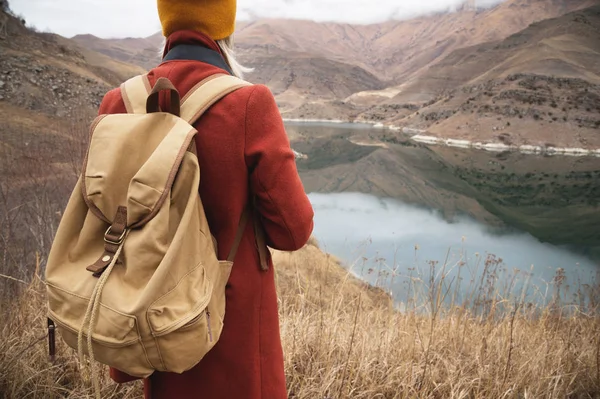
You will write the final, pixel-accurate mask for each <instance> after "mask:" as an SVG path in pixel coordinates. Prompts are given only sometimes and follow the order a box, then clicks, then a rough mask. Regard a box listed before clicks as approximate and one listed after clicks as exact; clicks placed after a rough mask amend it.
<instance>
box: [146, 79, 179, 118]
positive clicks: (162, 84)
mask: <svg viewBox="0 0 600 399" xmlns="http://www.w3.org/2000/svg"><path fill="white" fill-rule="evenodd" d="M163 90H169V91H170V97H171V103H170V107H169V109H168V110H166V111H167V112H169V113H171V114H173V115H175V116H180V115H181V102H180V96H179V92H178V91H177V89H176V88H175V86H173V83H171V81H170V80H169V79H167V78H158V80H157V81H156V84H155V85H154V87H153V88H152V91H151V92H150V95H149V96H148V99H147V100H146V112H147V113H152V112H160V107H159V105H158V102H159V97H158V94H159V93H160V92H161V91H163Z"/></svg>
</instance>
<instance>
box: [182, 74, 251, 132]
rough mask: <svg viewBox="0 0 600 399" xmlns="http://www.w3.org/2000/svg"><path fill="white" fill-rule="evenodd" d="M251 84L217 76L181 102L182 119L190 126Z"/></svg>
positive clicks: (205, 80)
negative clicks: (228, 96) (225, 98)
mask: <svg viewBox="0 0 600 399" xmlns="http://www.w3.org/2000/svg"><path fill="white" fill-rule="evenodd" d="M246 86H251V84H250V83H248V82H246V81H244V80H242V79H239V78H236V77H234V76H230V75H225V74H216V75H212V76H210V77H208V78H207V79H204V80H203V81H201V82H200V83H198V84H197V85H196V86H194V87H193V88H192V89H191V90H190V91H189V92H188V93H187V94H186V96H185V97H183V99H182V100H181V118H182V119H184V120H185V121H186V122H188V123H189V124H190V125H191V124H193V123H194V122H196V121H197V120H198V119H199V118H200V117H201V116H202V114H203V113H204V112H205V111H206V110H207V109H209V108H210V107H211V106H212V105H213V104H215V103H216V102H217V101H219V100H220V99H221V98H223V97H225V96H226V95H227V94H229V93H232V92H234V91H235V90H237V89H240V88H242V87H246Z"/></svg>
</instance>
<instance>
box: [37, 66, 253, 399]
mask: <svg viewBox="0 0 600 399" xmlns="http://www.w3.org/2000/svg"><path fill="white" fill-rule="evenodd" d="M247 85H249V83H246V82H244V81H242V80H240V79H237V78H235V77H232V76H228V75H215V76H212V77H210V78H208V79H207V80H205V81H203V82H201V83H200V84H198V86H196V87H195V88H194V89H192V90H191V91H190V93H189V94H188V95H187V96H186V97H185V98H183V99H182V101H181V103H180V98H179V94H178V92H177V90H176V89H175V88H174V87H173V85H172V84H171V83H170V82H169V81H168V80H167V79H165V78H160V79H159V80H158V81H157V83H156V85H155V86H154V88H153V89H152V90H150V84H149V82H148V79H147V77H146V76H145V75H144V76H138V77H135V78H133V79H130V80H129V81H127V82H125V83H124V84H123V85H122V87H121V90H122V95H123V99H124V102H125V105H126V108H127V111H128V113H127V114H113V115H102V116H100V117H98V118H97V119H96V120H95V121H94V123H93V125H92V127H91V136H90V143H89V148H88V153H87V156H86V160H85V162H84V167H83V172H82V175H81V177H80V179H79V181H78V182H77V185H76V187H75V189H74V191H73V193H72V195H71V198H70V200H69V202H68V205H67V208H66V210H65V212H64V215H63V217H62V220H61V223H60V226H59V228H58V232H57V234H56V237H55V240H54V243H53V246H52V249H51V252H50V256H49V259H48V265H47V268H46V282H47V293H48V305H49V326H50V327H51V329H52V328H53V327H54V323H56V327H57V328H58V330H59V332H60V334H61V336H62V338H63V339H64V341H65V342H66V343H67V344H68V345H69V346H70V347H72V348H76V349H77V350H78V352H79V356H80V358H81V359H83V355H84V354H88V356H90V358H91V360H92V375H93V376H94V370H93V364H94V360H96V361H98V362H100V363H103V364H105V365H109V366H112V367H114V368H116V369H118V370H121V371H123V372H125V373H127V374H130V375H132V376H137V377H147V376H149V375H150V374H152V373H153V372H154V371H155V370H159V371H168V372H175V373H181V372H184V371H186V370H189V369H190V368H192V367H193V366H194V365H196V364H197V363H198V362H199V361H200V360H201V359H202V357H203V356H204V355H205V354H206V353H207V352H208V351H209V350H210V349H211V348H212V347H213V346H214V345H215V343H216V342H217V341H218V339H219V337H220V334H221V330H222V328H223V317H224V314H225V284H226V282H227V280H228V278H229V274H230V271H231V267H232V262H233V260H234V257H235V253H236V250H237V248H238V245H239V243H240V240H241V237H242V234H243V231H244V227H245V225H246V220H247V219H248V213H249V211H245V212H244V215H243V216H242V220H241V221H240V225H239V229H238V232H237V235H236V237H235V240H234V244H233V248H232V249H231V253H230V255H229V257H228V259H227V260H226V261H219V260H217V256H216V242H215V241H214V238H213V236H212V235H211V232H210V230H209V226H208V223H207V220H206V217H205V214H204V209H203V207H202V202H201V200H200V196H199V195H198V186H199V181H200V169H199V166H198V159H197V157H196V153H195V144H194V136H195V135H196V134H197V131H196V130H195V129H194V127H193V126H192V123H193V122H195V121H196V120H197V119H198V118H199V117H200V116H201V115H202V113H203V112H204V111H206V110H207V109H208V108H209V107H210V106H211V105H213V104H214V103H215V102H216V101H218V100H219V99H220V98H222V97H223V96H224V95H226V94H228V93H231V92H232V91H234V90H236V89H238V88H241V87H243V86H247ZM161 90H170V92H171V106H170V109H169V112H161V111H160V110H159V106H158V102H159V101H158V94H159V92H160V91H161ZM52 347H53V344H52V343H51V351H52V350H53V349H52ZM94 381H95V386H96V392H97V393H98V392H99V388H98V387H99V384H98V382H97V378H94Z"/></svg>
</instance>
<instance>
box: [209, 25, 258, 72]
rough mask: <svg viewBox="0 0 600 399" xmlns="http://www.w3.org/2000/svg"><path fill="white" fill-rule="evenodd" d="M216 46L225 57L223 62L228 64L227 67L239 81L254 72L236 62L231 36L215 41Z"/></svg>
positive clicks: (252, 69)
mask: <svg viewBox="0 0 600 399" xmlns="http://www.w3.org/2000/svg"><path fill="white" fill-rule="evenodd" d="M217 44H218V45H219V47H220V48H221V51H222V52H223V55H224V56H225V61H226V62H227V63H228V64H229V67H230V68H231V71H232V72H233V74H234V75H235V76H237V77H238V78H240V79H243V78H244V74H245V73H250V72H252V71H254V68H248V67H246V66H244V65H242V64H240V62H239V61H238V60H237V58H236V56H235V51H234V49H233V47H234V41H233V35H232V36H228V37H226V38H225V39H221V40H217Z"/></svg>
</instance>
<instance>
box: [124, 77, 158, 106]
mask: <svg viewBox="0 0 600 399" xmlns="http://www.w3.org/2000/svg"><path fill="white" fill-rule="evenodd" d="M151 90H152V87H151V86H150V81H149V80H148V75H147V74H144V75H138V76H135V77H133V78H131V79H129V80H127V81H126V82H124V83H123V84H121V96H122V97H123V102H124V103H125V108H126V109H127V113H129V114H145V113H146V100H147V99H148V96H149V95H150V91H151Z"/></svg>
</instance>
